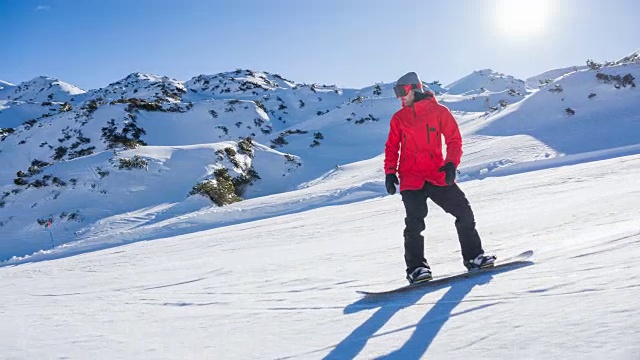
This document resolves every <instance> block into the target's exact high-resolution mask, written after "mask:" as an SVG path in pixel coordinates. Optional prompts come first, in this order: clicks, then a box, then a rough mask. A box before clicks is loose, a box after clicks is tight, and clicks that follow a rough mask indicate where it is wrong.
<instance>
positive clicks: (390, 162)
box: [384, 115, 400, 174]
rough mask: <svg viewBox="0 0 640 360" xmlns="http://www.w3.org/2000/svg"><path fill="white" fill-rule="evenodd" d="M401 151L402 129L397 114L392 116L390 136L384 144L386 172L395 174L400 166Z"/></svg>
mask: <svg viewBox="0 0 640 360" xmlns="http://www.w3.org/2000/svg"><path fill="white" fill-rule="evenodd" d="M399 151H400V129H399V127H398V121H397V119H396V117H395V115H394V116H393V117H392V118H391V124H390V128H389V136H388V137H387V142H386V144H385V146H384V173H385V174H395V173H396V171H397V167H398V156H399V155H398V152H399Z"/></svg>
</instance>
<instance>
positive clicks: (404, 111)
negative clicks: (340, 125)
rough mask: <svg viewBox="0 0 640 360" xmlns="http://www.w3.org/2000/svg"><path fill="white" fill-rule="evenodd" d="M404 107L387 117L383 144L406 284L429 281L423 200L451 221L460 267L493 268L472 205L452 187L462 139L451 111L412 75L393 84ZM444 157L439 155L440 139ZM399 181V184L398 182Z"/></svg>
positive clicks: (386, 181) (456, 187)
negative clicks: (398, 202) (399, 207)
mask: <svg viewBox="0 0 640 360" xmlns="http://www.w3.org/2000/svg"><path fill="white" fill-rule="evenodd" d="M394 91H395V94H396V97H397V98H398V99H400V100H401V102H402V108H401V109H400V110H398V111H397V112H396V113H395V114H394V115H393V117H392V118H391V124H390V130H389V136H388V139H387V142H386V144H385V159H384V172H385V174H386V178H385V186H386V188H387V192H388V193H389V194H390V195H393V194H395V192H396V185H398V184H399V185H400V195H401V196H402V202H403V203H404V207H405V211H406V217H405V229H404V259H405V263H406V265H407V268H406V273H407V280H409V283H416V282H422V281H428V280H431V279H432V274H431V268H430V267H429V265H428V263H427V260H426V259H425V257H424V237H423V236H422V235H421V233H422V231H423V230H424V229H425V218H426V216H427V212H428V209H427V199H429V198H430V199H431V200H432V201H433V202H434V203H435V204H437V205H438V206H440V207H441V208H442V209H443V210H444V211H446V212H447V213H449V214H452V215H453V216H454V217H455V218H456V221H455V226H456V230H457V232H458V239H459V241H460V246H461V248H462V258H463V264H464V266H466V267H467V269H469V270H473V269H478V268H482V267H488V266H493V263H494V262H495V259H496V257H495V256H492V255H489V256H487V255H484V251H483V250H482V243H481V240H480V236H479V235H478V232H477V230H476V223H475V218H474V215H473V211H472V210H471V205H470V204H469V201H468V200H467V197H466V196H465V194H464V193H463V192H462V190H461V189H460V187H458V185H457V184H456V183H455V179H456V171H457V167H458V165H459V164H460V158H461V157H462V138H461V136H460V130H459V129H458V124H457V123H456V120H455V119H454V117H453V115H452V114H451V112H450V111H449V109H448V108H447V107H446V106H444V105H441V104H439V103H438V101H437V100H436V98H435V96H434V95H433V93H431V92H430V91H423V87H422V81H420V78H419V77H418V74H416V73H415V72H409V73H407V74H405V75H403V76H402V77H401V78H400V79H398V81H397V82H396V84H395V87H394ZM443 137H444V140H445V144H446V158H443V155H442V138H443ZM396 173H397V174H398V175H399V176H400V181H399V182H398V177H397V176H396Z"/></svg>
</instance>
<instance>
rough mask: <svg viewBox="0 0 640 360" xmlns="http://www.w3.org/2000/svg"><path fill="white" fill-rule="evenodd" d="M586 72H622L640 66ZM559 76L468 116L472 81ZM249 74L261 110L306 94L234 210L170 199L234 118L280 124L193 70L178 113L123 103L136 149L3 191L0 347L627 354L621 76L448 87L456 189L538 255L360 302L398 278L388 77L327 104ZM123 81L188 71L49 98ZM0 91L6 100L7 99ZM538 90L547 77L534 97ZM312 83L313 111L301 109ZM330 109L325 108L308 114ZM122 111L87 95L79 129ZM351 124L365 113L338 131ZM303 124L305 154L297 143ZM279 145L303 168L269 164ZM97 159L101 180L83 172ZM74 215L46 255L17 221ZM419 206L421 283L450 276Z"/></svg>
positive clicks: (635, 237)
mask: <svg viewBox="0 0 640 360" xmlns="http://www.w3.org/2000/svg"><path fill="white" fill-rule="evenodd" d="M602 72H603V73H606V74H611V75H612V74H620V75H624V74H627V73H632V74H634V76H635V78H637V79H638V78H640V65H638V64H637V63H628V64H622V65H615V66H611V67H607V68H604V69H602ZM554 74H555V75H557V76H559V77H558V78H556V79H552V80H553V82H552V83H550V84H548V85H546V86H547V87H543V88H541V89H532V88H531V87H528V88H526V94H523V93H521V98H520V97H516V98H517V99H518V101H516V102H514V103H510V104H508V105H507V106H504V107H502V108H500V109H499V110H496V111H483V110H481V107H482V103H483V101H484V99H485V98H487V99H490V100H491V101H497V99H499V97H498V96H497V95H496V94H497V93H500V92H501V91H500V89H488V90H487V89H486V87H485V86H484V85H482V84H484V83H483V79H482V76H483V75H487V76H491V77H493V78H495V79H499V81H505V82H506V83H509V84H520V85H519V86H525V84H535V83H538V82H539V81H538V80H539V79H547V78H548V77H549V76H552V75H554ZM260 76H262V75H260ZM260 76H259V77H258V78H257V79H258V80H260V81H262V83H261V84H263V86H265V87H268V86H273V87H274V88H277V89H278V90H273V89H271V90H265V91H272V90H273V91H281V92H282V93H278V94H281V96H282V97H283V98H286V96H292V98H291V99H288V98H287V99H285V100H282V99H280V100H273V99H271V100H270V101H272V102H274V103H275V104H280V103H282V104H284V101H290V102H289V103H287V104H289V105H291V104H292V103H293V104H295V103H297V102H298V100H302V101H304V102H305V103H306V104H307V105H306V106H304V107H302V106H300V107H298V108H296V109H295V110H294V109H290V110H291V111H292V113H294V112H295V113H296V114H298V115H299V116H297V115H296V116H293V115H292V116H291V118H288V121H289V122H292V123H295V126H293V125H292V127H291V129H294V128H296V129H303V130H306V131H308V132H309V134H308V135H305V136H306V137H304V136H299V137H291V138H290V139H289V140H290V143H289V144H288V145H287V146H284V147H282V148H277V149H272V148H270V147H269V146H268V143H269V140H270V136H271V137H273V136H277V133H278V132H280V131H284V130H285V129H287V128H286V127H282V128H279V129H277V130H276V131H274V134H273V135H269V136H267V134H259V135H258V137H257V138H258V141H257V142H256V147H255V149H254V150H255V157H254V158H252V159H251V161H252V163H253V165H255V167H256V170H257V171H258V173H259V174H260V175H261V177H262V179H261V180H259V181H257V182H256V183H255V185H254V186H253V187H251V188H250V189H249V190H248V196H247V199H246V200H244V201H242V202H237V203H234V204H232V205H228V206H224V207H216V206H213V205H211V203H210V201H209V200H208V199H206V198H204V197H200V196H186V192H188V190H189V189H190V188H191V186H193V184H194V181H195V180H198V179H202V178H204V177H206V176H208V175H210V174H211V173H212V171H213V170H214V169H215V168H216V166H218V165H220V164H218V163H215V164H214V163H212V160H211V159H212V158H214V157H215V156H216V153H217V152H219V150H221V149H225V148H227V147H228V146H231V145H233V144H234V142H233V140H234V139H236V137H237V136H238V135H240V133H239V132H240V131H241V130H242V129H244V128H242V129H241V127H240V126H237V127H235V126H233V125H234V122H236V121H240V120H241V119H244V118H245V117H248V116H254V117H255V116H257V115H259V116H260V119H263V120H265V122H266V123H268V122H269V121H270V122H271V124H273V125H274V126H276V125H277V124H279V123H278V120H275V119H274V116H271V115H267V113H266V112H262V110H257V107H258V106H257V105H255V104H254V103H253V102H250V101H245V102H240V103H236V105H235V106H237V107H238V109H237V112H234V113H233V114H228V115H224V106H226V105H225V104H227V103H225V102H224V100H222V99H217V100H216V99H213V97H214V95H212V94H208V93H206V92H207V91H210V86H211V84H212V83H213V84H217V83H215V82H214V80H216V81H223V80H224V79H223V80H219V79H217V78H215V77H213V78H209V77H206V76H202V77H197V78H194V79H192V80H191V81H189V82H187V83H186V84H187V87H188V88H189V89H195V90H197V92H192V91H191V92H192V93H193V94H189V96H192V97H193V100H194V101H193V108H192V110H190V111H191V112H187V113H185V115H180V114H165V113H162V114H151V113H148V112H141V113H140V114H139V115H140V116H139V119H138V120H139V123H140V124H143V125H144V126H145V127H146V128H147V131H148V134H147V136H146V137H145V139H146V140H148V141H149V146H143V147H140V148H138V149H134V150H128V151H122V152H118V154H113V152H112V151H110V150H104V149H98V150H97V151H96V153H95V154H93V155H90V156H85V157H79V158H77V159H73V160H70V161H60V162H56V163H55V164H54V165H51V167H50V168H47V169H52V170H51V171H53V172H54V174H65V175H67V176H69V177H70V176H74V177H76V178H77V179H78V186H77V188H75V187H74V188H73V189H71V188H64V189H60V190H56V191H57V192H58V193H57V194H55V192H51V190H43V189H33V188H31V189H26V190H24V191H23V192H21V193H19V194H17V195H15V196H14V195H10V196H6V197H5V200H4V201H5V204H4V208H3V207H0V221H1V222H4V224H5V225H4V226H3V227H0V254H2V255H3V256H5V257H3V258H2V260H4V261H2V262H0V289H1V291H0V358H2V359H465V360H466V359H470V358H471V359H475V358H479V357H480V358H483V359H580V360H582V359H615V360H618V359H620V360H627V359H631V360H636V359H640V341H639V339H640V305H638V303H639V301H638V299H639V298H640V261H638V259H640V219H639V217H638V208H639V206H640V187H639V186H638V183H639V182H638V179H640V137H639V136H638V134H639V133H640V132H639V131H640V115H639V114H640V107H639V105H638V104H640V92H639V91H640V90H638V88H637V87H633V88H630V87H626V88H620V89H616V88H614V86H613V85H612V84H604V83H602V82H601V81H598V80H596V78H595V71H591V70H588V69H584V67H582V68H578V67H576V68H575V69H574V68H568V69H558V70H550V71H549V72H546V73H544V74H541V75H539V76H537V77H533V78H531V79H529V80H527V81H526V82H519V81H517V79H513V78H511V77H508V76H503V75H502V74H498V73H494V72H492V71H489V70H485V71H479V72H476V73H474V74H472V75H471V76H469V77H467V78H463V79H461V80H460V81H458V82H456V83H455V86H456V93H455V94H453V93H449V94H446V93H445V94H443V95H442V97H441V100H442V102H443V103H445V104H447V106H449V107H450V108H452V109H453V110H454V113H455V116H456V118H457V120H458V122H459V124H460V128H461V131H462V133H463V142H464V151H465V154H464V157H463V160H462V163H461V165H460V172H461V173H460V175H459V176H458V182H459V185H460V187H461V188H462V189H463V191H465V193H466V194H467V197H468V198H469V200H470V202H471V205H472V207H473V209H474V212H475V217H476V222H477V225H478V231H479V232H480V235H481V237H482V240H483V246H484V249H485V251H487V252H488V253H494V254H496V255H497V256H498V258H505V257H508V256H510V255H515V254H518V253H520V252H522V251H525V250H533V251H534V255H533V257H532V258H531V259H530V262H527V263H526V264H524V265H523V266H519V267H516V268H507V269H502V270H499V271H495V272H488V273H486V274H482V275H478V276H475V277H471V278H468V279H461V280H458V281H454V282H451V283H448V284H444V285H437V286H431V287H429V286H426V287H424V288H420V289H416V290H415V291H412V292H408V293H405V294H399V295H393V296H388V297H382V298H364V297H362V296H361V295H359V294H358V293H357V292H356V291H357V290H371V291H376V290H388V289H393V288H396V287H399V286H402V285H404V284H405V283H406V280H405V279H404V276H405V269H404V266H405V265H404V259H403V237H402V232H403V229H404V216H405V215H404V207H403V205H402V202H401V198H400V196H399V195H397V194H396V195H393V196H389V195H387V194H386V192H385V190H384V174H383V169H382V162H383V155H382V151H383V149H384V140H385V139H386V131H387V129H388V119H389V117H390V116H391V114H392V113H393V111H394V109H397V107H398V103H397V101H396V100H395V99H393V98H392V97H391V95H389V92H390V86H389V85H388V84H387V85H385V86H383V87H382V90H383V94H382V95H381V96H377V97H376V96H374V97H370V98H366V99H364V100H363V101H362V102H353V103H352V102H347V103H344V102H342V101H343V100H345V99H344V97H345V93H344V92H343V93H341V92H340V91H338V90H337V89H334V88H331V87H318V88H317V89H316V88H314V89H313V91H312V90H311V89H309V88H305V87H300V88H297V89H296V86H295V83H293V82H290V81H288V80H285V79H283V78H282V79H280V80H278V81H280V82H279V83H278V84H280V85H279V87H275V85H274V84H275V82H274V81H271V80H269V79H268V78H267V77H260ZM140 79H142V80H144V81H145V82H148V83H150V84H151V85H149V86H148V87H147V88H145V89H146V91H149V92H150V93H151V92H154V91H156V86H157V84H158V83H157V82H156V81H164V82H166V83H167V84H169V85H171V86H173V87H174V88H181V87H183V86H184V84H185V83H183V82H177V81H173V80H170V79H167V78H162V77H158V76H151V75H145V74H133V75H132V76H130V77H127V78H126V79H124V80H123V81H121V82H117V83H114V84H111V85H110V86H109V87H108V88H106V90H105V89H101V90H96V91H91V92H88V93H82V94H80V93H78V94H75V93H61V94H62V95H64V96H78V97H81V96H90V94H93V93H99V94H101V96H102V95H104V96H108V95H109V94H112V93H115V92H117V91H120V90H121V89H122V88H126V91H132V92H133V90H132V89H131V86H133V85H131V83H135V82H136V81H139V80H140ZM212 79H213V80H212ZM125 80H126V81H125ZM254 80H255V79H254ZM258 80H255V81H258ZM267 80H269V81H267ZM163 84H164V83H163ZM9 85H11V84H5V85H4V86H6V87H5V90H6V91H9V90H10V91H12V92H11V93H12V94H22V93H18V92H15V91H14V90H15V89H13V87H14V86H13V85H11V86H10V87H9ZM125 85H127V86H125ZM555 85H558V86H561V87H563V89H564V90H563V91H562V92H550V91H547V90H549V89H550V88H554V87H555ZM65 86H66V85H65ZM69 86H72V85H69ZM69 86H67V87H66V89H67V90H65V91H67V92H71V90H69V89H70V87H69ZM158 86H159V85H158ZM478 86H481V87H482V88H485V90H487V91H485V90H482V89H479V88H478ZM505 86H506V85H505ZM285 87H286V88H287V90H286V91H297V92H295V93H289V92H285V90H283V88H285ZM159 88H161V87H159ZM0 90H1V89H0ZM35 90H38V89H34V91H35ZM134 90H135V89H134ZM74 91H75V90H74ZM233 91H236V89H235V88H234V89H233ZM260 91H262V90H260ZM323 91H325V92H326V93H327V94H329V95H328V97H326V98H324V99H325V100H324V102H322V101H320V100H317V99H319V98H320V95H319V93H321V92H323ZM370 91H371V89H368V90H367V92H370ZM347 92H348V94H349V95H350V96H355V95H358V94H361V93H364V92H365V90H364V89H362V90H348V91H347ZM592 93H596V94H597V96H590V94H592ZM65 94H66V95H65ZM74 94H75V95H74ZM291 94H293V95H291ZM301 94H302V95H304V96H303V98H302V99H301V98H299V97H296V96H302V95H301ZM0 95H1V94H0ZM36 95H37V96H45V98H48V95H47V94H46V93H40V92H38V93H34V96H36ZM62 95H60V96H62ZM216 96H217V95H216ZM518 96H520V95H518ZM197 97H201V98H200V100H198V101H196V100H195V99H196V98H197ZM212 99H213V100H212ZM69 101H71V100H69ZM76 101H79V100H77V99H76ZM243 101H244V100H243ZM326 102H329V103H330V104H331V109H332V110H331V112H329V113H323V114H321V115H316V113H315V112H316V111H320V112H322V111H321V110H324V109H325V108H324V106H325V105H324V104H325V103H326ZM17 104H18V105H17ZM74 104H75V103H74ZM238 104H239V105H238ZM491 104H492V105H493V104H494V102H491ZM24 106H27V107H24ZM32 106H35V105H34V104H30V103H25V104H22V105H20V101H18V100H15V101H14V100H11V99H7V100H2V101H0V127H2V126H3V125H2V124H7V123H11V122H12V121H14V123H16V122H15V119H14V117H15V116H26V115H25V114H30V113H37V111H39V110H37V109H36V108H32ZM38 106H39V105H38ZM478 106H480V107H478ZM3 107H4V108H3ZM290 107H291V106H290ZM566 108H571V109H572V110H574V114H570V113H569V112H568V111H566ZM3 109H4V110H3ZM469 109H475V110H473V111H471V110H469ZM211 110H215V111H217V112H218V113H219V114H220V120H219V121H222V123H223V124H226V126H228V130H229V132H230V133H231V135H229V137H226V138H225V137H224V136H222V135H220V134H221V131H219V129H218V130H216V131H218V132H211V131H209V132H207V131H200V132H198V130H199V129H202V128H203V127H205V126H209V125H207V124H217V123H216V122H215V121H218V120H214V119H213V118H211V117H209V118H205V117H203V116H201V115H203V114H204V115H206V116H209V115H208V114H210V111H211ZM6 111H10V112H6ZM123 112H124V105H114V106H111V107H105V108H100V109H99V110H97V111H96V113H95V119H94V120H92V122H89V123H88V125H87V127H86V128H83V129H84V136H86V137H95V136H96V135H95V133H96V132H99V130H100V127H101V126H103V123H101V122H100V121H102V120H104V118H108V117H109V116H116V115H118V114H120V115H122V113H123ZM20 114H22V115H20ZM256 114H257V115H256ZM278 114H279V113H276V115H278ZM351 114H356V115H355V116H354V115H351ZM120 115H118V116H120ZM368 115H375V117H380V121H373V120H371V118H368V119H369V120H367V122H365V123H364V124H361V125H355V124H353V122H351V121H352V120H354V119H362V118H366V116H368ZM100 116H103V117H104V118H101V117H100ZM181 116H184V117H181ZM225 116H228V117H225ZM283 116H284V113H283ZM346 116H352V117H353V119H352V120H348V121H347V120H345V117H346ZM51 119H53V120H51ZM249 119H251V118H249ZM260 119H258V120H260ZM49 120H51V121H50V122H47V121H49ZM21 121H22V120H21ZM21 121H20V122H21ZM41 121H42V122H43V123H44V124H45V125H43V128H42V129H41V130H38V132H29V130H28V129H23V128H19V129H18V130H17V131H16V134H13V135H10V136H8V137H7V138H6V141H4V142H0V150H1V151H2V152H0V159H2V161H3V163H2V164H3V166H4V167H5V168H4V169H2V168H1V167H0V180H1V181H2V182H0V190H3V191H9V190H11V189H12V188H14V187H15V186H13V185H12V184H11V180H12V179H13V178H14V177H15V176H14V174H15V172H16V169H23V170H24V169H26V167H25V166H26V165H25V164H27V165H28V160H29V159H27V157H26V155H25V153H24V151H25V149H28V150H29V151H32V152H33V153H32V154H31V155H33V154H38V158H40V154H42V156H44V155H45V154H47V152H48V151H49V150H48V149H47V148H46V147H38V144H40V143H41V142H43V141H47V140H48V141H50V142H53V140H55V137H56V136H58V131H60V129H65V127H66V126H68V124H73V121H72V118H71V115H69V114H68V113H67V114H61V115H55V116H52V117H51V118H48V119H43V120H41ZM296 121H297V122H296ZM20 122H17V123H20ZM181 122H185V127H186V128H182V127H180V126H178V124H180V123H181ZM245 125H246V124H245ZM281 125H282V124H280V125H279V126H281ZM5 126H6V125H5ZM12 126H13V125H12ZM243 126H244V125H243ZM287 126H288V125H287ZM212 127H213V126H212ZM92 129H93V130H92ZM180 129H182V130H183V131H182V132H179V130H180ZM209 130H211V129H209ZM234 131H235V133H234ZM318 131H321V132H322V133H323V134H324V139H322V140H321V142H322V145H321V146H319V147H317V148H310V146H309V140H310V136H311V134H313V133H314V132H318ZM174 134H175V136H174ZM98 137H99V135H98ZM21 140H28V142H27V143H26V144H22V145H21V144H19V141H21ZM94 140H95V139H94ZM34 145H35V146H34ZM21 146H22V147H21ZM27 146H30V147H27ZM285 154H287V155H288V154H291V156H293V157H294V159H295V160H296V161H300V162H301V163H302V165H300V166H296V165H292V162H286V161H283V156H284V155H285ZM134 155H138V156H142V157H143V158H145V159H147V160H148V161H149V163H148V166H147V168H146V169H144V170H138V171H134V172H126V171H117V170H114V169H113V168H111V167H109V166H110V165H109V164H111V161H112V159H113V158H114V157H132V156H134ZM241 160H243V161H244V160H247V161H249V159H241ZM225 161H226V160H225ZM224 165H225V166H229V164H224ZM96 168H99V169H110V170H111V172H112V174H111V175H109V176H107V177H104V178H100V179H97V175H96V172H95V171H94V170H95V169H96ZM83 184H84V185H83ZM90 184H93V185H94V186H90ZM76 208H77V209H81V210H82V211H81V214H83V217H84V222H80V223H74V222H71V221H69V222H63V221H57V222H54V224H53V225H52V227H51V231H52V232H51V234H52V235H53V240H54V241H55V244H54V245H55V248H54V249H53V250H52V249H51V247H50V243H49V241H50V237H49V235H50V234H49V233H48V231H47V230H46V229H44V230H43V229H42V227H41V226H37V224H34V221H33V218H34V217H35V218H38V217H42V216H44V215H47V214H49V213H53V214H57V213H58V212H61V211H63V210H64V211H66V210H67V209H76ZM429 210H430V212H429V215H428V217H427V229H426V231H425V232H424V235H425V238H426V241H425V247H426V249H425V252H426V255H427V259H428V261H429V264H430V265H431V268H432V270H433V272H434V275H435V276H438V275H444V274H449V273H453V272H457V271H460V270H462V269H463V265H462V259H461V256H460V250H459V244H458V241H457V236H456V232H455V227H454V218H453V217H451V216H450V215H449V214H446V213H444V212H443V211H442V210H441V209H440V208H438V207H437V206H435V205H434V204H433V203H432V202H429ZM25 253H28V255H24V254H25ZM5 259H6V260H5Z"/></svg>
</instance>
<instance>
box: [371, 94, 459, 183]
mask: <svg viewBox="0 0 640 360" xmlns="http://www.w3.org/2000/svg"><path fill="white" fill-rule="evenodd" d="M428 95H431V94H428ZM442 136H444V139H445V143H446V144H447V157H446V158H444V159H443V155H442ZM384 153H385V158H384V172H385V174H395V173H396V172H397V173H398V175H399V177H400V191H403V190H418V189H421V188H422V187H423V186H424V183H425V181H427V182H429V183H431V184H433V185H436V186H446V185H447V184H446V182H445V181H444V177H445V173H444V172H438V169H439V168H440V167H441V166H442V165H444V164H445V163H447V162H452V163H453V164H454V165H455V166H456V168H457V167H458V165H459V164H460V158H461V157H462V137H461V136H460V129H459V128H458V124H457V123H456V120H455V119H454V118H453V115H452V114H451V112H450V111H449V109H448V108H447V107H446V106H444V105H441V104H439V103H438V101H437V100H436V98H435V97H434V96H433V95H431V96H428V97H427V98H426V99H422V100H419V101H416V102H415V103H414V104H413V105H412V106H405V107H403V108H402V109H400V110H398V112H396V113H395V114H394V115H393V117H392V118H391V128H390V130H389V137H388V139H387V143H386V144H385V151H384ZM398 153H400V156H398ZM398 158H399V159H398ZM398 160H399V161H398Z"/></svg>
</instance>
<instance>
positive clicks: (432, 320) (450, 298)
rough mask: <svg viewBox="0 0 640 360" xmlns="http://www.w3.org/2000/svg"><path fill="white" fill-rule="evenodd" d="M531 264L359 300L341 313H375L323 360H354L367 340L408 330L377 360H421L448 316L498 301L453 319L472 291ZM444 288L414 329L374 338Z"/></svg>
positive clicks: (395, 330)
mask: <svg viewBox="0 0 640 360" xmlns="http://www.w3.org/2000/svg"><path fill="white" fill-rule="evenodd" d="M532 264H533V263H532V262H523V263H519V264H517V265H513V266H509V267H505V268H500V269H496V270H494V271H491V272H486V273H483V274H479V275H476V276H473V277H471V278H468V279H461V280H457V281H454V282H452V283H448V284H442V285H434V286H427V287H423V288H417V289H415V290H412V291H410V292H408V293H405V294H401V295H392V296H381V297H371V298H362V299H360V300H358V301H356V302H355V303H353V304H351V305H348V306H347V307H345V309H344V313H345V314H352V313H356V312H358V311H362V310H371V309H375V308H379V309H378V311H376V312H375V313H373V315H371V317H370V318H369V319H367V320H366V321H365V322H364V323H362V325H360V326H358V327H357V328H356V329H355V330H353V331H352V332H351V334H349V335H348V336H347V337H346V338H345V339H344V340H342V341H341V342H340V343H339V344H338V345H336V347H335V348H334V349H333V350H332V351H331V352H330V353H329V354H328V355H327V356H326V357H325V358H324V359H353V358H355V357H356V356H357V355H358V354H359V353H360V352H361V351H362V349H364V347H365V345H366V344H367V341H369V339H372V338H375V337H381V336H387V335H390V334H393V333H395V332H400V331H407V330H409V329H411V328H414V331H413V334H412V335H411V337H410V338H409V339H408V340H407V341H406V342H405V344H404V345H403V346H402V347H401V348H399V349H398V350H395V351H393V352H391V353H389V354H387V355H385V356H382V357H380V359H420V358H421V357H422V356H423V355H424V354H425V352H426V351H427V349H428V348H429V346H430V345H431V343H432V342H433V340H434V339H435V338H436V336H437V335H438V332H439V331H440V329H442V327H443V326H444V324H445V323H446V322H447V320H449V318H450V317H451V316H458V315H462V314H466V313H469V312H471V311H475V310H480V309H483V308H487V307H490V306H493V305H495V304H497V301H496V302H494V303H484V304H483V305H480V306H477V307H474V308H471V309H467V310H465V311H463V312H461V313H458V314H455V315H452V312H453V309H454V308H455V307H456V306H458V305H459V304H460V303H461V302H462V300H463V299H464V298H465V296H467V295H468V294H469V293H470V292H471V290H472V289H473V288H474V287H476V286H479V285H484V284H487V283H489V282H490V281H491V279H492V278H493V276H494V275H497V274H499V273H502V272H506V271H509V270H514V269H518V268H521V267H525V266H529V265H532ZM447 287H448V288H449V290H448V291H447V292H446V293H445V294H444V295H443V296H442V298H440V300H438V301H437V302H436V303H435V304H434V305H433V307H431V309H429V311H427V313H426V314H425V315H424V316H423V317H422V318H421V319H420V320H419V321H418V322H417V323H416V324H415V325H411V326H406V327H402V328H398V329H394V330H390V331H387V332H384V333H379V334H376V333H377V332H378V331H379V330H380V329H382V327H383V326H384V325H385V324H386V323H387V322H388V321H389V320H390V319H391V318H392V317H393V316H394V315H395V314H396V313H397V312H398V311H400V310H402V309H404V308H407V307H409V306H412V305H415V304H417V303H418V301H419V300H420V299H421V298H422V297H423V296H424V295H426V294H428V293H431V292H434V291H437V290H440V289H444V288H447Z"/></svg>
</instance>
